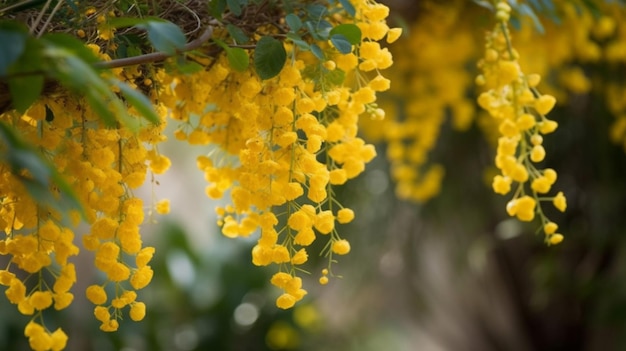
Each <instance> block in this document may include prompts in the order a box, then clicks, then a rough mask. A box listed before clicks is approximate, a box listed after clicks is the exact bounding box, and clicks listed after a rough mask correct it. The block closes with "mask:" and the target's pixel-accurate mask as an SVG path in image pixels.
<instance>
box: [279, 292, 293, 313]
mask: <svg viewBox="0 0 626 351" xmlns="http://www.w3.org/2000/svg"><path fill="white" fill-rule="evenodd" d="M295 303H296V298H295V297H294V296H293V295H291V294H287V293H284V294H282V295H280V296H279V297H278V298H277V299H276V306H277V307H278V308H282V309H284V310H286V309H288V308H291V307H293V305H295Z"/></svg>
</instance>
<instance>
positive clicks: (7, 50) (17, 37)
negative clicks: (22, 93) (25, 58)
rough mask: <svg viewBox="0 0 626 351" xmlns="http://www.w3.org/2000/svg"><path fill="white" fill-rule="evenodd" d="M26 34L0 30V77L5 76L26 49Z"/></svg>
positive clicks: (11, 30)
mask: <svg viewBox="0 0 626 351" xmlns="http://www.w3.org/2000/svg"><path fill="white" fill-rule="evenodd" d="M26 37H27V36H26V33H22V32H21V31H16V30H13V29H8V28H7V29H5V28H0V76H5V75H6V74H7V72H8V70H9V67H10V66H11V65H12V64H13V63H15V61H17V59H19V58H20V56H21V55H22V53H23V52H24V48H25V47H26Z"/></svg>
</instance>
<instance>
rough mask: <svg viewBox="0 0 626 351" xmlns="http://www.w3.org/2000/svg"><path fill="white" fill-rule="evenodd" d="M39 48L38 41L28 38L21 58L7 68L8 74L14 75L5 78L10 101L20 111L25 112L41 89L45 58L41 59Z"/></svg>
mask: <svg viewBox="0 0 626 351" xmlns="http://www.w3.org/2000/svg"><path fill="white" fill-rule="evenodd" d="M41 50H42V48H41V45H40V43H39V42H38V41H37V40H35V39H34V38H29V39H28V40H27V41H26V47H25V49H24V53H23V54H22V56H21V58H20V59H19V60H18V61H17V62H15V63H14V64H13V66H11V69H10V70H9V73H10V75H15V76H14V77H12V78H10V79H8V80H7V83H8V85H9V92H10V93H11V101H12V103H13V107H14V108H15V109H16V110H17V111H18V112H20V113H24V112H26V110H27V109H28V108H29V107H30V105H32V104H33V103H34V102H35V100H37V98H38V97H39V95H40V94H41V91H42V90H43V85H44V76H43V72H42V71H43V67H42V65H43V64H44V62H45V60H43V59H42V55H41Z"/></svg>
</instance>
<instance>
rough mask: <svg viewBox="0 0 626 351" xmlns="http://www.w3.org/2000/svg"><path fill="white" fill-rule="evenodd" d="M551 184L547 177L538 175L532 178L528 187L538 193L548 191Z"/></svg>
mask: <svg viewBox="0 0 626 351" xmlns="http://www.w3.org/2000/svg"><path fill="white" fill-rule="evenodd" d="M551 185H552V184H550V181H549V180H548V178H546V177H545V176H544V177H539V178H536V179H534V180H533V182H532V183H531V185H530V187H531V188H532V189H533V190H534V191H536V192H538V193H540V194H545V193H547V192H548V191H550V187H551Z"/></svg>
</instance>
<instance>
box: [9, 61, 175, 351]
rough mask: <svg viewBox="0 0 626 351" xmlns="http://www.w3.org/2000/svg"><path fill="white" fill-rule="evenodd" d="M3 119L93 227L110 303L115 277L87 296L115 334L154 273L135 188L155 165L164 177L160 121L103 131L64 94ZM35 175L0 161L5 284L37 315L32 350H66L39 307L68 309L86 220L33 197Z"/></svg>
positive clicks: (91, 237)
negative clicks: (80, 227) (57, 177)
mask: <svg viewBox="0 0 626 351" xmlns="http://www.w3.org/2000/svg"><path fill="white" fill-rule="evenodd" d="M103 59H106V57H103ZM114 73H115V74H117V75H118V76H119V78H121V79H124V80H130V79H131V78H132V77H133V75H137V74H138V73H137V72H136V68H133V69H129V70H116V72H114ZM130 112H131V114H132V113H133V111H130ZM135 114H136V113H135ZM137 115H138V114H137ZM162 117H164V116H162ZM137 118H138V119H139V117H137ZM0 121H1V122H2V123H6V124H7V125H10V126H12V127H13V128H15V129H16V130H17V131H19V132H20V134H21V137H22V138H24V139H25V141H26V142H27V143H29V144H31V145H35V146H36V147H37V148H38V150H39V151H40V153H41V155H43V156H44V157H45V158H47V159H48V160H49V161H50V163H51V164H52V165H53V166H54V167H55V168H56V169H57V170H58V172H59V173H60V174H61V175H62V176H63V178H64V179H65V180H66V181H67V182H68V184H69V185H70V186H71V188H72V189H73V191H74V192H75V195H76V196H77V197H78V199H79V202H80V203H81V205H82V207H83V208H82V210H83V212H84V217H83V220H84V221H86V222H87V223H88V224H89V225H90V228H91V229H90V233H89V234H86V235H83V236H82V240H83V245H84V247H85V248H86V249H87V250H92V251H95V252H96V258H95V266H96V267H97V268H98V269H99V270H101V271H103V272H104V273H105V274H106V277H107V281H109V282H110V285H111V292H110V296H111V298H110V299H109V298H108V297H107V294H106V293H105V292H104V289H103V288H102V287H103V286H104V285H109V283H107V284H104V285H102V286H97V287H98V288H100V289H102V290H97V289H96V288H94V287H93V286H92V287H90V288H89V289H87V297H88V298H89V299H90V300H91V301H92V302H94V303H95V304H97V305H99V306H98V307H96V318H97V319H98V320H100V321H101V322H102V326H101V329H102V330H106V331H113V330H116V329H117V326H118V322H117V320H118V319H120V318H122V313H121V309H122V308H124V307H125V306H130V316H131V319H133V320H140V319H142V318H143V315H144V314H145V306H144V304H143V303H141V302H137V301H135V298H136V293H135V291H134V290H138V289H141V288H143V287H145V286H146V285H147V284H148V283H149V281H150V279H151V278H152V270H151V269H150V267H149V266H148V262H149V260H150V258H151V257H152V254H153V252H154V248H151V247H145V248H142V241H141V237H140V234H139V225H140V224H141V223H142V222H143V220H144V205H143V203H142V201H141V199H139V198H136V197H134V196H133V195H132V190H133V189H135V188H138V187H139V186H141V185H142V184H143V183H144V180H145V178H146V173H147V172H148V171H149V170H150V171H152V172H153V173H157V174H158V173H162V172H164V171H165V170H166V168H167V166H168V165H169V160H167V158H165V157H164V156H162V155H159V154H158V152H157V151H156V148H154V145H156V143H158V142H160V141H162V140H164V137H163V136H161V130H162V128H163V126H145V127H144V128H143V129H141V131H140V132H139V133H132V132H130V131H128V130H127V129H125V128H123V127H119V128H106V127H104V125H103V124H102V122H101V119H100V117H99V116H97V115H95V114H94V112H93V111H92V110H91V108H90V107H89V105H88V104H87V103H86V102H85V101H84V100H82V99H79V98H78V97H76V96H73V95H70V94H68V93H60V94H59V95H57V96H54V98H52V97H46V98H42V99H41V100H39V101H38V102H36V103H35V104H34V105H33V106H32V107H31V108H30V109H29V110H28V111H27V112H26V113H25V114H24V115H21V116H20V115H18V114H17V113H16V112H14V111H11V112H6V113H4V114H2V115H0ZM146 147H153V148H152V149H147V148H146ZM30 176H32V175H29V174H21V173H20V174H15V173H14V171H13V170H12V169H11V167H9V166H8V165H5V164H2V165H0V177H1V178H2V182H0V199H1V201H2V206H1V207H0V226H1V227H2V230H3V232H4V233H5V236H4V237H2V238H1V239H0V254H2V255H7V256H9V257H10V261H9V264H8V266H7V267H5V268H4V269H2V270H0V277H1V278H0V284H2V285H5V286H7V289H6V291H5V294H6V296H7V298H8V299H9V301H10V302H11V303H13V304H16V305H17V308H18V310H19V311H20V313H22V314H24V315H29V316H33V317H32V319H31V322H30V323H29V324H28V325H27V326H26V329H25V332H24V333H25V335H26V336H27V337H28V338H29V342H30V346H31V348H32V349H33V350H50V349H51V350H61V349H63V348H64V347H65V343H66V340H67V336H66V335H65V333H64V332H63V331H62V330H61V329H58V330H56V331H55V332H53V333H50V332H48V329H47V328H46V327H45V326H44V320H43V314H42V311H43V310H46V309H48V308H50V307H54V309H56V310H60V309H64V308H66V307H67V306H69V305H70V303H71V302H72V300H73V297H74V295H73V294H72V293H71V292H70V288H71V287H72V285H73V284H74V282H75V281H76V272H75V268H74V265H73V264H72V263H69V262H68V258H69V257H70V256H74V255H77V254H78V253H79V249H78V247H77V246H76V245H75V242H74V240H75V231H74V229H73V228H75V226H76V225H77V224H78V223H79V221H80V219H81V218H80V214H79V213H78V212H77V211H72V213H71V214H70V218H66V217H64V216H63V214H62V213H59V212H58V211H56V210H55V209H53V208H49V207H47V206H46V205H45V204H41V203H37V202H36V201H35V200H34V199H33V198H32V197H31V196H30V195H29V194H28V193H27V191H26V189H25V188H24V186H23V183H22V181H21V177H30ZM52 191H53V192H54V189H53V190H52ZM131 260H132V261H131ZM133 261H134V262H133ZM50 278H52V279H54V283H51V282H50ZM103 305H105V306H106V307H103ZM102 309H106V310H107V313H104V312H102ZM109 310H110V311H111V312H112V314H111V315H109V314H108V311H109ZM105 315H106V316H107V318H104V316H105Z"/></svg>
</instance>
